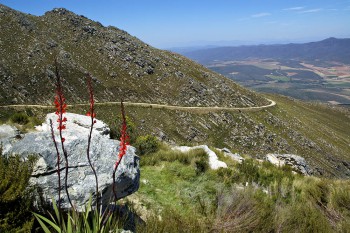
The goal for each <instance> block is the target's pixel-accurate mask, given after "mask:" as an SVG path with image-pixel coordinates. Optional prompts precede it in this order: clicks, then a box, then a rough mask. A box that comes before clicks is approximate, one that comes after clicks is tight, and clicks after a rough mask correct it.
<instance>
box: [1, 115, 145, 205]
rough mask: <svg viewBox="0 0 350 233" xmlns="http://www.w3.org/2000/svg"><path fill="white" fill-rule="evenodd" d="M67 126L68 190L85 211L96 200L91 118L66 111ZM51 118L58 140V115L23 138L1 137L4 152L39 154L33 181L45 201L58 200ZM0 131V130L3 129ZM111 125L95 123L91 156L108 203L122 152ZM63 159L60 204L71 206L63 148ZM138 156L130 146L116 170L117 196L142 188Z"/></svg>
mask: <svg viewBox="0 0 350 233" xmlns="http://www.w3.org/2000/svg"><path fill="white" fill-rule="evenodd" d="M65 116H66V117H67V119H68V121H67V124H66V126H67V129H66V130H63V131H62V133H63V137H64V138H65V143H64V144H65V148H66V151H67V153H68V159H69V174H68V191H69V194H70V198H71V200H72V202H73V204H74V205H75V206H76V208H77V209H78V210H83V208H84V204H85V203H87V201H88V200H89V197H90V195H91V194H92V196H93V200H95V177H94V175H93V172H92V170H91V168H90V166H89V164H88V160H87V157H86V148H87V138H88V134H89V121H90V118H89V117H86V116H82V115H77V114H72V113H67V114H65ZM49 119H52V121H53V122H54V129H55V137H56V141H57V142H58V141H59V136H58V130H57V122H56V121H57V116H56V115H55V114H48V115H47V117H46V123H44V124H43V125H42V126H40V127H37V130H38V131H36V132H31V133H27V134H25V135H24V136H23V137H22V138H21V139H16V140H8V138H6V137H5V138H1V135H0V141H1V142H3V143H5V145H4V148H5V150H4V152H3V153H4V154H5V155H8V156H9V155H11V154H19V155H21V156H22V157H23V158H26V157H27V156H28V155H30V154H36V155H38V161H37V163H36V165H35V167H34V171H33V174H32V178H31V184H32V185H35V186H36V187H37V188H38V189H37V190H38V191H39V192H40V193H42V199H43V200H44V202H50V200H51V198H52V197H53V198H54V199H55V200H57V199H58V178H57V177H58V175H57V166H56V162H57V155H56V150H55V147H54V143H53V141H52V137H51V132H50V128H49ZM0 132H1V131H0ZM108 132H109V128H108V127H107V125H106V124H104V123H103V122H101V121H98V120H97V122H96V124H95V126H94V130H93V133H92V140H91V150H90V156H91V160H92V163H93V165H94V167H95V169H96V172H97V175H98V182H99V191H100V192H102V201H103V203H104V204H105V205H106V204H108V202H109V200H110V197H111V195H112V183H113V182H112V171H113V167H114V164H115V161H116V159H117V155H118V151H119V141H117V140H112V139H109V135H108ZM60 154H61V162H60V168H61V169H62V171H61V184H62V186H61V203H62V204H61V206H62V208H69V207H70V206H69V203H68V200H67V196H66V193H65V191H64V188H63V184H64V179H65V173H64V167H65V163H64V159H63V153H62V151H61V150H60ZM139 178H140V171H139V157H138V156H137V155H136V154H135V148H133V147H131V146H128V150H127V153H126V155H125V156H124V157H123V159H122V161H121V164H120V165H119V168H118V171H117V173H116V190H117V197H118V199H120V198H122V197H125V196H127V195H130V194H132V193H134V192H136V191H137V190H138V187H139Z"/></svg>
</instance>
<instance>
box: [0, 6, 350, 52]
mask: <svg viewBox="0 0 350 233" xmlns="http://www.w3.org/2000/svg"><path fill="white" fill-rule="evenodd" d="M0 3H1V4H4V5H6V6H8V7H11V8H13V9H15V10H18V11H22V12H25V13H30V14H33V15H38V16H39V15H43V14H44V13H45V12H46V11H50V10H52V9H53V8H57V7H63V8H66V9H68V10H70V11H72V12H74V13H76V14H79V15H84V16H86V17H88V18H90V19H92V20H95V21H99V22H101V23H102V24H103V25H105V26H108V25H112V26H115V27H118V28H120V29H122V30H125V31H127V32H128V33H130V34H131V35H133V36H136V37H137V38H139V39H141V40H142V41H144V42H146V43H148V44H150V45H152V46H154V47H157V48H173V47H193V46H207V45H214V46H221V45H225V46H229V45H232V46H236V45H252V44H262V43H265V44H272V43H291V42H293V43H303V42H310V41H317V40H323V39H326V38H329V37H336V38H348V37H350V27H349V26H348V23H346V22H350V1H349V0H340V1H337V2H332V1H329V0H320V1H307V0H298V1H295V0H294V1H292V0H286V1H283V2H281V1H279V0H271V1H270V2H269V4H267V3H262V2H261V1H259V0H250V1H245V2H243V1H242V2H236V3H233V2H226V1H224V0H218V1H215V2H213V1H209V0H203V1H184V0H179V1H176V2H175V1H172V2H167V1H160V0H151V1H147V2H140V1H136V0H133V1H128V2H117V1H112V0H104V1H92V0H86V1H84V3H83V4H81V3H78V2H76V1H68V0H61V1H59V2H58V1H47V0H36V1H35V2H29V1H26V0H17V1H12V0H0Z"/></svg>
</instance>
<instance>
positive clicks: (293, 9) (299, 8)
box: [283, 6, 305, 11]
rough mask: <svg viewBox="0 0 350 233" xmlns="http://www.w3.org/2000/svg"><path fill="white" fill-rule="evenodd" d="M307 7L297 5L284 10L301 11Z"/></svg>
mask: <svg viewBox="0 0 350 233" xmlns="http://www.w3.org/2000/svg"><path fill="white" fill-rule="evenodd" d="M304 8H305V7H303V6H296V7H290V8H285V9H283V10H284V11H300V10H302V9H304Z"/></svg>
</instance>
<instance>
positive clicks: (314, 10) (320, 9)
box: [299, 8, 322, 14]
mask: <svg viewBox="0 0 350 233" xmlns="http://www.w3.org/2000/svg"><path fill="white" fill-rule="evenodd" d="M320 11H322V8H316V9H310V10H305V11H300V12H299V13H302V14H305V13H315V12H320Z"/></svg>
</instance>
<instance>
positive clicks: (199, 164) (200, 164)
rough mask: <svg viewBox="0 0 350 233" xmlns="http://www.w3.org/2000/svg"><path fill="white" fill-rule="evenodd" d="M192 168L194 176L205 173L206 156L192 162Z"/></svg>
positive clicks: (206, 166)
mask: <svg viewBox="0 0 350 233" xmlns="http://www.w3.org/2000/svg"><path fill="white" fill-rule="evenodd" d="M194 166H195V168H196V174H197V175H199V174H201V173H204V172H206V171H207V170H208V169H209V161H208V156H202V157H200V158H198V159H196V160H195V161H194Z"/></svg>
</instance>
